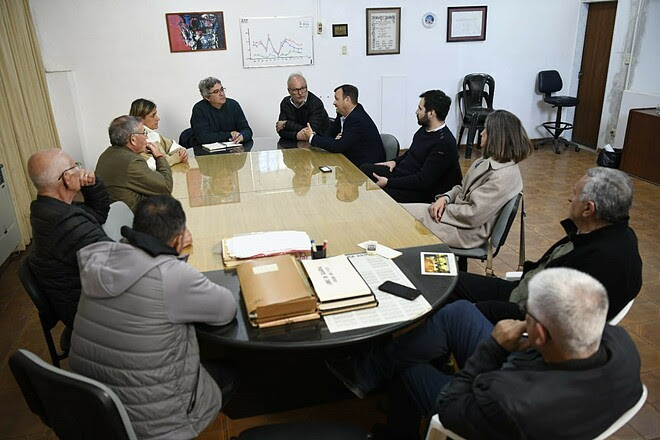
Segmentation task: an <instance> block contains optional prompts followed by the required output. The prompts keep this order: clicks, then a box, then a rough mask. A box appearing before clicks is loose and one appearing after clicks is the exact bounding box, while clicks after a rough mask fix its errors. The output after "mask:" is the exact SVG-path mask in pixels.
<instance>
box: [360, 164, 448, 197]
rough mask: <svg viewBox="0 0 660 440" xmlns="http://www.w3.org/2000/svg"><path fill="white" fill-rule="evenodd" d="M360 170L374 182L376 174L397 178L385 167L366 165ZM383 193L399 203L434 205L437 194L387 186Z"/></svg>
mask: <svg viewBox="0 0 660 440" xmlns="http://www.w3.org/2000/svg"><path fill="white" fill-rule="evenodd" d="M360 170H362V172H363V173H364V174H366V175H367V176H368V177H369V178H370V179H371V180H373V181H374V182H375V181H376V178H375V177H374V173H376V174H378V175H379V176H382V177H386V178H388V179H391V178H392V177H395V176H394V173H392V172H391V171H390V168H389V167H387V166H385V165H376V164H372V163H365V164H362V165H361V166H360ZM383 191H385V192H386V193H387V194H388V195H389V196H390V197H392V198H393V199H394V200H396V201H397V202H399V203H433V202H434V201H435V194H432V191H428V190H427V191H424V190H421V189H419V190H412V189H401V188H391V187H389V186H385V188H383Z"/></svg>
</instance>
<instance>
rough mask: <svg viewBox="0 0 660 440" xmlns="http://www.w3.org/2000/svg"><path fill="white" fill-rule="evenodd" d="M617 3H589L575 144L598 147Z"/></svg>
mask: <svg viewBox="0 0 660 440" xmlns="http://www.w3.org/2000/svg"><path fill="white" fill-rule="evenodd" d="M615 15H616V2H602V3H590V4H589V13H588V15H587V29H586V30H585V35H584V49H583V51H582V64H581V66H580V74H579V75H580V82H579V85H578V98H579V99H580V104H579V105H578V106H577V107H576V108H575V118H574V120H573V124H574V126H575V127H574V128H573V142H577V143H579V144H582V145H585V146H587V147H590V148H596V143H597V142H598V129H599V127H600V115H601V112H602V111H603V98H604V96H605V81H606V80H607V66H608V64H609V62H610V48H611V46H612V33H613V32H614V17H615Z"/></svg>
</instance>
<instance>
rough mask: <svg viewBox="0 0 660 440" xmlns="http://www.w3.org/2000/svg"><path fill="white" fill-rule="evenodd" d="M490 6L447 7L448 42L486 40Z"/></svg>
mask: <svg viewBox="0 0 660 440" xmlns="http://www.w3.org/2000/svg"><path fill="white" fill-rule="evenodd" d="M487 10H488V6H460V7H448V8H447V42H450V43H451V42H457V41H484V40H485V39H486V12H487Z"/></svg>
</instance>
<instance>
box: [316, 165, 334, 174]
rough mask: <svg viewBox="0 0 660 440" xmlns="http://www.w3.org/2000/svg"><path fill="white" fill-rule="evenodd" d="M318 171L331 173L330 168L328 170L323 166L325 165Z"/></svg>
mask: <svg viewBox="0 0 660 440" xmlns="http://www.w3.org/2000/svg"><path fill="white" fill-rule="evenodd" d="M319 170H321V172H322V173H331V172H332V168H330V167H328V166H325V165H323V166H322V167H319Z"/></svg>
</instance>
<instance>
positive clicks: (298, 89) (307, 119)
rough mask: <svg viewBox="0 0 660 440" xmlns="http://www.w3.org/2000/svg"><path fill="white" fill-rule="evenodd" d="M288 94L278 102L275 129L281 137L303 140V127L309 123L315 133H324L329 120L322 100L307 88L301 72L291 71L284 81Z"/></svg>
mask: <svg viewBox="0 0 660 440" xmlns="http://www.w3.org/2000/svg"><path fill="white" fill-rule="evenodd" d="M286 88H287V90H288V91H289V96H285V97H284V99H282V102H280V116H279V118H278V121H277V122H276V123H275V130H276V131H277V134H279V135H280V137H281V138H282V139H288V140H293V141H295V140H298V141H302V140H305V136H304V135H303V129H304V128H305V127H307V124H309V125H310V126H311V127H312V130H314V131H315V132H316V133H321V134H324V133H325V132H326V131H327V129H328V124H329V122H330V120H329V119H328V112H326V111H325V107H324V106H323V102H322V101H321V100H320V99H319V98H318V97H317V96H316V95H315V94H313V93H312V92H310V91H309V89H308V88H307V80H306V79H305V77H304V76H302V74H301V73H292V74H291V75H289V79H288V80H287V82H286Z"/></svg>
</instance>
